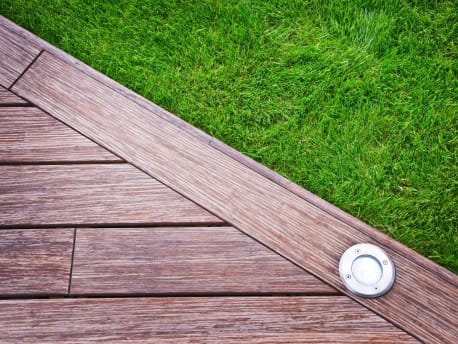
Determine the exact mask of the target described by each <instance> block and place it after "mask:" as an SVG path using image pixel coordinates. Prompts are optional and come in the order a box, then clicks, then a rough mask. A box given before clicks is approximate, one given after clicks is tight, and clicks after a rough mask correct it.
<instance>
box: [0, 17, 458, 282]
mask: <svg viewBox="0 0 458 344" xmlns="http://www.w3.org/2000/svg"><path fill="white" fill-rule="evenodd" d="M0 25H3V26H4V27H5V28H8V30H10V31H11V32H14V33H15V34H17V35H19V36H21V37H23V38H24V39H26V40H28V41H30V42H33V44H35V45H36V46H38V47H40V48H41V49H43V50H46V51H48V52H51V53H52V54H53V55H54V56H56V57H58V58H59V59H61V60H62V61H65V62H66V63H68V64H70V65H72V66H73V67H74V68H76V69H78V70H79V71H81V72H83V73H84V74H86V75H88V76H90V77H91V78H93V79H95V80H97V81H99V82H101V83H102V84H104V85H105V86H107V87H110V88H111V89H112V90H115V91H116V92H117V93H119V94H121V95H123V96H124V97H126V98H128V99H130V100H131V101H133V102H135V103H137V104H139V105H141V106H142V107H143V108H145V109H147V110H149V111H150V112H153V113H154V114H155V115H157V116H159V117H161V118H163V119H164V120H166V121H168V122H170V123H172V124H173V125H175V126H176V127H178V128H180V129H181V130H183V131H185V132H187V133H188V134H190V135H192V136H194V137H195V138H196V139H198V140H199V141H201V142H202V143H204V144H208V145H211V146H212V147H214V148H215V149H217V150H219V151H221V152H223V153H224V154H226V155H228V156H230V157H231V158H232V159H234V160H236V161H238V162H240V163H242V164H244V165H245V166H247V167H249V168H250V169H252V170H254V171H256V172H257V173H259V174H261V175H262V176H264V177H265V178H267V179H269V180H271V181H272V182H274V183H276V184H278V185H280V186H282V187H283V188H285V189H287V190H289V191H291V192H292V193H294V194H296V195H297V196H299V197H301V198H302V199H304V200H305V201H307V202H309V203H311V204H313V205H315V206H316V207H318V208H320V209H322V210H323V211H325V212H326V213H328V214H330V215H331V216H334V217H336V218H337V219H339V220H340V221H342V222H345V223H347V224H348V225H349V226H351V227H353V228H354V229H355V230H358V231H361V232H363V233H365V234H366V235H368V236H369V237H371V238H372V239H373V240H374V241H376V242H379V243H380V244H382V245H386V246H390V247H392V248H393V250H395V251H396V252H398V253H399V254H401V255H403V256H405V257H407V258H408V259H410V260H412V261H413V262H415V263H416V264H418V266H419V267H421V268H425V269H427V270H430V271H432V272H434V273H435V274H437V275H438V276H439V278H442V279H444V280H446V281H448V282H449V283H452V284H454V283H456V276H455V274H453V273H452V272H450V271H448V270H447V269H445V268H444V267H442V266H440V265H438V264H435V263H434V262H432V261H431V260H429V259H427V258H425V257H423V256H422V255H420V254H419V253H417V252H415V251H413V250H412V249H410V248H408V247H407V246H405V245H403V244H401V243H399V242H397V241H395V240H393V239H392V238H390V237H389V236H387V235H386V234H384V233H382V232H380V231H378V230H377V229H375V228H372V227H371V226H369V225H368V224H366V223H364V222H362V221H361V220H359V219H357V218H355V217H353V216H351V215H350V214H348V213H346V212H344V211H343V210H341V209H339V208H337V207H336V206H334V205H333V204H331V203H329V202H327V201H325V200H323V199H322V198H320V197H318V196H317V195H315V194H313V193H311V192H310V191H308V190H305V189H304V188H302V187H300V186H299V185H296V184H294V183H292V182H291V181H289V180H287V179H286V178H284V177H282V176H281V175H279V174H278V173H276V172H274V171H272V170H270V169H268V168H267V167H265V166H263V165H262V164H260V163H258V162H256V161H254V160H253V159H251V158H249V157H247V156H246V155H244V154H242V153H240V152H239V151H237V150H235V149H233V148H232V147H230V146H228V145H226V144H224V143H223V142H221V141H219V140H218V139H216V138H214V137H212V136H210V135H208V134H207V133H205V132H203V131H202V130H200V129H198V128H196V127H194V126H192V125H191V124H189V123H187V122H186V121H184V120H182V119H181V118H179V117H177V116H175V115H174V114H172V113H170V112H169V111H167V110H165V109H163V108H161V107H160V106H158V105H156V104H154V103H152V102H150V101H149V100H147V99H145V98H144V97H142V96H141V95H139V94H137V93H135V92H133V91H132V90H130V89H128V88H127V87H125V86H123V85H121V84H119V83H117V82H116V81H114V80H112V79H110V78H109V77H107V76H106V75H104V74H102V73H100V72H98V71H96V70H95V69H93V68H91V67H89V66H88V65H86V64H84V63H83V62H81V61H79V60H77V59H75V58H74V57H72V56H70V55H68V54H67V53H65V52H63V51H62V50H60V49H59V48H57V47H55V46H53V45H51V44H49V43H48V42H46V41H44V40H43V39H41V38H40V37H38V36H36V35H34V34H33V33H31V32H29V31H27V30H25V29H23V28H21V27H20V26H18V25H16V24H15V23H13V22H12V21H10V20H8V19H7V18H5V17H2V16H0Z"/></svg>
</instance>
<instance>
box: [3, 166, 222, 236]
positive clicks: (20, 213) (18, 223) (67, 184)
mask: <svg viewBox="0 0 458 344" xmlns="http://www.w3.org/2000/svg"><path fill="white" fill-rule="evenodd" d="M221 222H222V221H221V220H220V219H218V218H217V217H215V216H214V215H212V214H210V213H208V212H207V211H206V210H204V209H202V208H201V207H199V206H197V205H196V204H194V203H193V202H191V201H189V200H187V199H186V198H184V197H182V196H181V195H179V194H177V193H176V192H175V191H173V190H171V189H169V188H168V187H166V186H164V185H163V184H161V183H159V182H158V181H157V180H155V179H153V178H151V177H149V176H148V175H146V174H144V173H143V172H141V171H139V170H137V169H136V168H134V167H133V166H131V165H129V164H89V165H17V166H8V165H5V166H0V225H1V226H13V225H14V226H15V227H26V226H31V225H75V224H171V223H181V224H187V223H221Z"/></svg>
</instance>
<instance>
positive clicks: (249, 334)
mask: <svg viewBox="0 0 458 344" xmlns="http://www.w3.org/2000/svg"><path fill="white" fill-rule="evenodd" d="M0 327H1V328H2V331H0V341H2V342H15V343H36V342H40V343H44V342H59V343H87V342H91V343H100V342H103V343H106V342H110V343H151V342H160V343H190V342H192V343H351V344H354V343H378V344H383V343H385V344H388V343H390V344H391V343H417V341H416V340H415V339H414V338H412V337H411V336H409V335H407V334H406V333H405V332H403V331H401V330H399V329H397V328H396V327H394V326H393V325H391V324H390V323H388V322H387V321H385V320H384V319H382V318H380V317H378V316H376V315H375V314H373V313H372V312H370V311H368V310H367V309H365V308H364V307H361V306H360V305H358V304H357V303H356V302H354V301H352V300H350V299H349V298H347V297H342V296H335V297H215V298H204V297H199V298H128V299H122V298H119V299H60V300H16V301H13V300H12V301H0Z"/></svg>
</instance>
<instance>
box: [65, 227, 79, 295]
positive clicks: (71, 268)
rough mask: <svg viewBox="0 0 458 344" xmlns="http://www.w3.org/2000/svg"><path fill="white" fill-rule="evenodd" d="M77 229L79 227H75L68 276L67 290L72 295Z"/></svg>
mask: <svg viewBox="0 0 458 344" xmlns="http://www.w3.org/2000/svg"><path fill="white" fill-rule="evenodd" d="M76 231H77V228H76V227H75V228H74V229H73V246H72V258H71V260H70V274H69V277H68V291H67V294H68V295H70V290H71V288H72V273H73V261H74V258H75V246H76Z"/></svg>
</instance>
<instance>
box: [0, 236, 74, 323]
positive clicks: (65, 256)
mask: <svg viewBox="0 0 458 344" xmlns="http://www.w3.org/2000/svg"><path fill="white" fill-rule="evenodd" d="M73 237H74V230H73V229H71V228H67V229H57V228H53V229H8V230H0V297H4V296H12V295H56V294H67V292H68V283H69V276H70V265H71V258H72V250H73ZM2 331H3V329H2ZM0 332H1V331H0Z"/></svg>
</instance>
